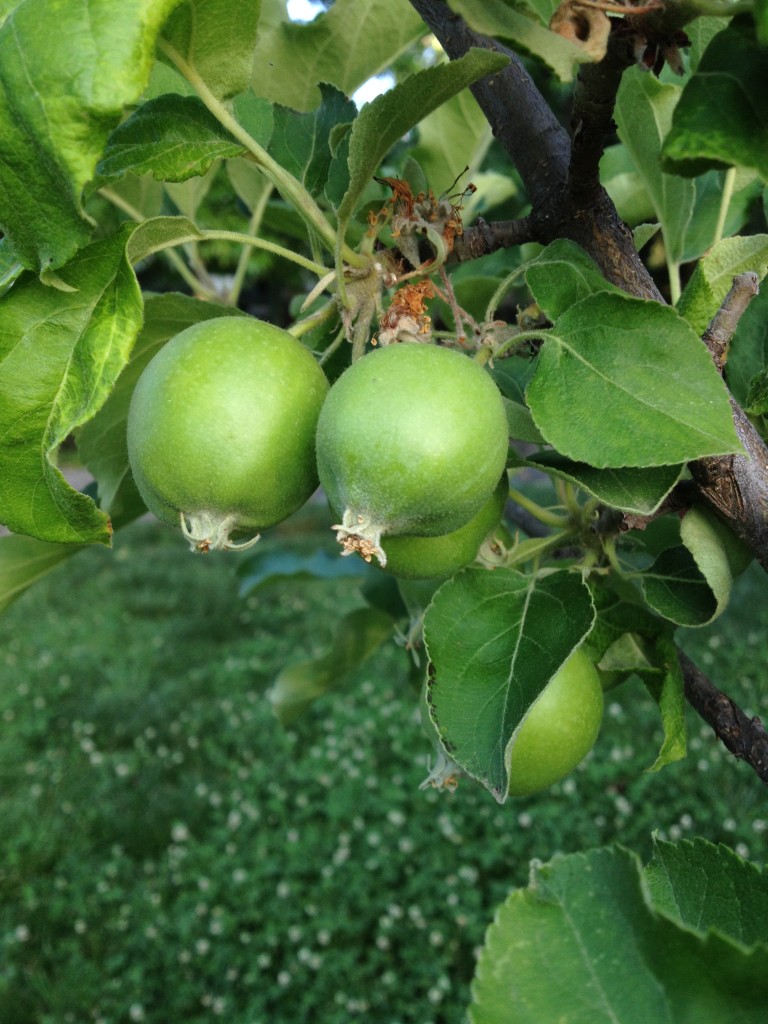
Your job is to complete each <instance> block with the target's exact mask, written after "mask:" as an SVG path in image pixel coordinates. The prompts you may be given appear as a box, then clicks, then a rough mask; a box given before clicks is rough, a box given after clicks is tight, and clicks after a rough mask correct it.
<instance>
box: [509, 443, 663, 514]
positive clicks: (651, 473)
mask: <svg viewBox="0 0 768 1024" xmlns="http://www.w3.org/2000/svg"><path fill="white" fill-rule="evenodd" d="M526 461H527V462H528V464H530V465H534V466H538V467H540V468H541V469H543V470H545V471H546V472H548V473H554V475H555V476H559V477H562V478H563V479H564V480H570V481H571V483H574V484H576V486H577V487H580V488H581V489H582V490H584V491H586V492H587V493H588V494H591V495H592V496H593V497H595V498H597V499H598V501H600V502H602V503H603V504H604V505H609V506H610V507H611V508H617V509H621V511H622V512H634V513H635V514H637V515H650V514H651V513H652V512H655V511H656V509H657V508H658V507H659V505H660V504H661V503H662V501H663V500H664V498H665V497H666V496H667V494H669V492H670V491H671V490H672V488H673V487H674V486H675V484H676V483H677V481H678V480H679V479H680V474H681V473H682V471H683V466H659V467H655V468H652V469H631V468H629V469H628V468H626V467H625V468H623V469H595V468H594V466H589V465H587V463H586V462H573V461H571V460H570V459H566V458H565V457H564V456H562V455H559V454H558V453H557V452H552V451H544V452H538V453H534V454H533V455H529V456H528V458H527V460H526Z"/></svg>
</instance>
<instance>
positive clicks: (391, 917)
mask: <svg viewBox="0 0 768 1024" xmlns="http://www.w3.org/2000/svg"><path fill="white" fill-rule="evenodd" d="M237 561H238V556H234V557H233V556H223V557H218V556H211V557H206V558H197V557H192V556H190V555H189V554H188V553H187V551H186V549H185V545H184V544H183V542H182V541H181V540H180V539H179V538H178V537H177V536H176V535H175V534H174V533H173V532H172V531H169V530H166V529H164V528H161V527H158V526H156V525H154V524H152V523H147V522H143V523H139V524H136V525H135V526H133V527H131V528H128V529H126V530H125V531H122V532H121V533H120V534H119V535H118V536H117V537H116V539H115V547H114V550H113V551H111V552H110V551H106V550H88V551H85V552H83V553H82V554H80V555H78V556H77V557H76V558H74V559H72V560H71V562H69V563H68V564H67V565H65V566H63V567H62V568H60V569H59V570H57V571H56V572H54V573H52V574H51V575H50V577H48V578H47V579H45V580H44V581H43V582H42V583H40V584H39V585H37V586H36V587H34V588H33V589H32V590H31V591H29V592H28V593H27V594H26V595H25V596H24V597H22V598H21V599H20V600H19V601H18V602H17V603H16V604H15V605H14V606H12V608H11V609H10V611H9V612H8V613H6V615H5V616H4V617H2V618H0V667H1V671H0V836H2V840H1V841H2V857H1V858H0V1024H85V1022H91V1021H93V1022H99V1024H123V1022H125V1024H130V1022H133V1021H146V1022H151V1024H193V1022H195V1024H196V1022H201V1024H202V1022H211V1021H214V1020H216V1019H222V1020H226V1021H228V1022H230V1024H275V1022H278V1024H281V1022H291V1024H300V1022H303V1021H307V1022H309V1021H312V1022H317V1024H341V1022H348V1021H351V1020H355V1019H365V1020H367V1021H373V1022H377V1024H378V1022H381V1024H411V1022H413V1024H428V1022H429V1024H458V1022H460V1021H462V1020H463V1019H464V1012H465V1011H464V1008H465V1006H466V1004H467V1002H468V984H469V981H470V979H471V976H472V973H473V967H474V951H475V949H476V947H477V946H478V945H479V944H480V943H481V942H482V938H483V933H484V930H485V928H486V926H487V925H488V923H489V922H490V920H491V918H492V915H493V912H494V908H495V906H496V905H497V904H498V903H499V902H500V901H501V900H502V899H503V898H504V897H505V896H506V894H507V892H508V891H509V889H510V887H512V886H513V885H519V884H525V882H526V879H527V873H528V864H529V861H530V860H531V858H534V857H535V858H539V859H541V860H547V859H549V858H550V857H551V856H552V855H553V854H554V853H556V852H558V851H572V850H577V849H583V848H585V847H588V846H595V845H599V844H603V843H608V842H613V841H619V842H621V843H623V844H624V845H626V846H628V847H630V848H632V849H634V850H636V851H638V853H639V854H640V855H641V856H645V855H646V854H647V852H648V850H649V844H650V837H651V833H652V831H653V830H654V829H656V830H658V831H659V833H660V834H661V835H662V836H663V837H665V838H670V839H674V838H679V837H685V836H687V835H694V834H700V835H703V836H705V837H706V838H708V839H710V840H712V841H715V842H718V841H722V842H727V843H728V844H729V845H731V846H734V847H735V848H736V849H737V850H738V851H739V852H740V853H741V854H742V855H743V856H745V857H750V858H752V859H754V860H757V861H763V860H764V859H765V852H766V835H765V832H766V828H768V804H767V803H766V796H765V789H764V787H763V786H762V785H761V784H760V783H759V782H758V780H757V779H756V777H755V776H754V775H753V773H752V772H751V771H750V769H749V768H747V766H746V765H744V764H741V763H739V762H736V761H734V760H733V759H732V758H731V757H730V756H729V755H728V754H727V753H726V752H725V751H723V750H722V749H721V748H720V747H719V746H718V745H717V743H716V742H715V740H714V739H713V738H712V736H711V733H710V730H709V729H707V728H706V727H705V726H703V724H702V723H701V722H700V721H699V720H698V719H697V718H696V716H695V715H694V714H693V712H690V713H689V726H690V737H691V739H690V748H691V749H690V754H689V756H688V758H687V759H686V760H685V761H684V762H682V763H680V764H678V765H675V766H672V767H669V768H666V769H664V770H663V771H662V772H660V773H658V774H644V769H645V768H646V767H647V766H648V765H649V764H651V763H652V762H653V760H654V757H655V753H656V750H657V748H658V744H659V742H660V738H661V735H660V730H659V727H658V719H657V715H656V713H655V711H654V708H653V705H652V704H651V702H650V701H649V699H648V698H647V697H646V696H645V694H644V691H643V688H642V686H641V685H640V684H639V683H638V682H635V681H630V682H629V683H627V684H626V685H624V686H622V687H620V688H619V689H618V690H615V691H612V692H611V693H610V694H609V695H608V705H607V713H606V721H605V726H604V730H603V733H602V736H601V738H600V741H599V743H598V745H597V747H596V749H595V750H594V752H593V753H592V755H590V757H589V758H588V759H587V760H586V761H585V762H584V764H583V765H582V766H581V767H580V768H579V769H578V770H577V772H576V773H574V775H572V776H571V777H570V778H568V779H567V780H565V781H564V782H563V783H561V784H560V785H559V786H556V787H554V789H552V790H550V791H549V792H547V793H544V794H541V795H538V796H536V797H532V798H529V799H527V800H518V801H512V802H509V803H508V804H506V805H505V806H503V807H499V806H497V805H496V804H495V802H494V801H493V800H492V799H491V797H490V796H489V795H488V794H487V793H486V792H485V791H484V790H483V789H481V788H480V787H479V786H477V785H475V784H474V783H472V782H471V781H469V780H467V779H464V780H462V782H461V783H460V785H459V787H458V789H457V790H456V792H454V793H445V792H443V793H438V792H436V791H434V790H427V791H422V790H419V784H420V782H421V781H422V780H423V779H424V777H425V776H426V774H427V761H428V757H429V755H430V747H429V744H428V743H427V742H426V740H425V739H424V738H423V735H422V733H421V729H420V725H419V720H418V713H417V710H416V706H415V702H414V697H413V691H412V688H411V685H410V684H409V682H408V672H407V664H406V661H405V657H406V656H405V654H404V652H403V651H402V650H400V649H398V648H397V647H395V646H394V645H392V646H391V647H388V648H387V649H385V650H384V651H383V652H382V653H381V654H380V655H379V656H377V657H375V658H374V659H373V660H371V661H370V662H369V663H368V664H367V666H366V667H365V669H364V670H362V671H361V672H359V673H358V674H357V676H356V679H355V680H354V684H353V685H350V686H349V687H348V688H346V689H345V690H344V691H343V692H342V693H337V694H335V695H330V696H328V697H326V698H324V699H322V700H320V701H319V702H318V703H317V704H316V706H315V707H314V708H313V709H312V710H311V711H310V712H309V713H308V714H307V715H306V716H304V718H303V719H301V720H300V721H299V722H298V723H297V725H296V726H295V727H294V728H293V729H292V730H290V731H284V730H282V729H281V728H280V727H279V726H278V725H277V723H276V721H275V718H274V716H273V713H272V710H271V708H270V705H269V703H268V701H267V700H266V699H265V697H264V691H265V689H266V687H267V686H268V685H269V683H270V681H271V679H272V678H273V677H274V675H275V673H276V672H277V671H278V670H279V668H280V667H281V666H282V665H283V664H284V663H285V662H286V661H288V660H293V659H298V658H301V657H306V656H309V655H312V654H319V653H321V652H322V651H323V649H324V647H325V646H326V645H327V643H328V642H329V640H330V637H331V635H332V629H333V625H334V622H335V620H336V618H337V617H338V616H339V615H340V614H341V613H342V612H343V611H345V610H347V609H349V608H352V607H354V606H355V605H356V604H361V603H362V601H361V599H360V597H359V595H358V594H357V592H356V591H355V589H354V587H353V586H352V587H351V586H350V585H349V583H348V582H345V581H340V582H338V583H335V584H328V583H323V584H320V583H318V584H313V583H308V582H307V581H306V580H303V581H301V582H286V583H283V584H280V585H279V586H275V587H271V588H270V589H268V590H265V591H259V592H256V593H255V594H254V595H253V596H251V597H249V598H247V599H245V600H241V599H240V598H239V597H238V583H237V579H236V577H235V574H234V567H235V565H236V564H237ZM767 596H768V587H767V586H766V580H765V577H764V575H762V574H760V573H759V572H757V571H754V572H751V573H748V574H747V575H746V576H745V577H744V578H743V579H742V580H741V581H740V583H739V586H738V589H737V591H736V593H735V595H734V599H733V601H732V603H731V606H730V608H729V610H728V612H727V613H726V615H724V616H723V617H722V618H721V619H719V620H718V622H717V623H716V624H715V626H714V627H713V628H711V629H708V630H706V631H704V632H700V633H694V632H693V631H689V632H688V633H686V634H685V635H683V637H682V642H683V643H684V646H685V647H686V649H687V650H688V651H689V653H691V654H692V655H693V656H694V657H695V658H697V659H698V661H699V662H700V664H701V665H702V667H704V668H705V669H706V670H707V671H708V672H709V673H710V674H711V675H712V677H713V678H714V679H715V680H716V681H717V682H718V683H719V685H720V686H721V687H722V688H724V689H726V690H728V692H730V693H731V694H732V695H733V696H734V697H736V698H737V699H738V700H739V701H740V702H741V703H742V705H743V706H744V707H745V708H746V709H747V710H748V711H749V712H750V713H753V714H758V713H760V712H761V710H762V711H763V712H765V708H766V684H765V668H766V654H765V651H766V636H767V635H768V632H767V630H766V626H768V601H767V600H766V597H767Z"/></svg>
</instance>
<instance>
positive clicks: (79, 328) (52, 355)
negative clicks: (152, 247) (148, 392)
mask: <svg viewBox="0 0 768 1024" xmlns="http://www.w3.org/2000/svg"><path fill="white" fill-rule="evenodd" d="M132 230H133V227H132V226H129V227H127V228H124V229H122V230H121V231H119V232H118V233H117V234H116V235H114V236H112V237H111V238H108V239H104V240H102V241H99V242H94V243H93V244H92V245H89V246H87V247H86V248H85V249H83V250H82V251H81V252H80V253H79V254H78V255H77V256H76V257H75V259H74V260H72V262H71V263H69V264H68V265H67V266H66V267H62V268H61V269H60V270H59V275H60V277H61V280H62V282H63V284H64V285H65V286H66V288H68V289H70V290H68V291H60V290H54V289H52V288H47V287H46V286H45V285H43V284H41V283H40V282H39V281H38V280H35V279H33V278H31V277H26V278H25V279H23V280H21V281H19V282H17V283H16V285H15V286H14V288H13V289H12V290H11V291H10V292H9V293H8V295H7V296H6V297H5V299H4V300H3V302H2V304H1V305H0V435H2V436H3V446H2V449H0V522H3V523H4V524H5V525H6V526H8V527H9V529H11V530H13V531H14V532H16V533H26V534H30V535H31V536H35V537H38V538H40V539H41V540H49V541H61V542H66V543H79V544H83V543H92V542H94V541H99V542H101V543H109V541H110V535H111V534H110V528H109V523H108V520H107V517H106V515H105V514H104V513H103V512H100V511H99V510H98V509H97V508H96V506H95V505H94V503H93V502H92V501H91V499H90V498H89V497H87V496H86V495H84V494H81V493H80V492H78V491H75V490H73V489H72V488H71V487H70V486H69V484H68V483H67V482H66V481H65V480H64V477H63V476H62V475H61V473H60V472H59V471H58V469H56V467H55V465H54V464H53V461H52V459H53V455H54V453H55V451H56V449H57V448H58V446H59V445H60V444H61V442H62V441H63V440H64V438H66V437H67V435H68V434H69V433H71V431H72V430H73V429H74V428H75V427H77V426H79V425H80V424H82V423H85V422H86V421H87V420H89V419H90V418H91V417H92V416H94V415H95V413H96V412H97V411H98V409H99V408H100V407H101V405H102V404H103V403H104V401H105V399H106V398H107V396H108V394H109V393H110V391H111V389H112V387H113V385H114V382H115V380H116V378H117V376H118V374H119V373H120V371H121V370H122V368H123V366H124V365H125V363H126V362H127V360H128V356H129V354H130V351H131V348H132V346H133V343H134V340H135V337H136V335H137V333H138V330H139V327H140V325H141V316H142V304H141V295H140V293H139V288H138V285H137V282H136V278H135V276H134V274H133V270H132V269H131V266H130V264H129V263H128V260H127V259H126V255H125V246H126V241H127V238H128V237H129V235H130V232H131V231H132Z"/></svg>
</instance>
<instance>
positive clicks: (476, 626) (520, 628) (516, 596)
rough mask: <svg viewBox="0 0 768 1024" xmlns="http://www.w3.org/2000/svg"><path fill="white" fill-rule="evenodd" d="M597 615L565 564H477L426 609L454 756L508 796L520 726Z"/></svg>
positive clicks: (441, 729)
mask: <svg viewBox="0 0 768 1024" xmlns="http://www.w3.org/2000/svg"><path fill="white" fill-rule="evenodd" d="M593 619H594V608H593V605H592V599H591V597H590V593H589V589H588V588H587V587H586V585H585V584H584V583H583V582H582V580H581V579H580V577H578V576H574V575H573V574H572V573H569V572H567V571H557V572H553V573H551V574H548V575H542V576H539V577H527V576H523V575H522V574H521V573H518V572H515V571H514V570H511V569H497V570H495V571H494V572H488V571H487V570H484V569H481V568H475V567H471V568H468V569H465V570H463V571H462V572H460V573H458V574H457V575H456V576H454V577H453V578H452V579H450V580H448V581H447V582H446V583H445V584H443V586H442V587H440V589H439V590H438V592H437V594H436V595H435V597H434V599H433V601H432V604H431V605H430V607H429V608H428V609H427V613H426V616H425V620H424V639H425V644H426V647H427V652H428V655H429V658H430V661H431V666H432V674H431V679H430V682H429V689H428V699H429V702H430V710H431V715H432V720H433V721H434V723H435V726H436V728H437V731H438V734H439V736H440V740H441V742H442V744H443V746H444V747H445V750H446V752H447V753H448V754H449V755H450V757H451V758H452V759H453V760H454V761H456V763H457V764H459V765H460V766H461V767H462V769H463V770H464V771H465V772H467V774H468V775H471V776H473V777H474V778H476V779H478V780H479V781H480V782H482V783H483V785H484V786H486V787H487V788H488V789H489V790H490V792H491V793H492V794H493V795H494V796H495V798H496V799H497V800H498V801H499V802H500V803H503V802H504V800H505V799H506V794H507V782H508V780H507V768H506V764H505V752H506V751H507V748H508V746H509V743H510V741H511V740H512V739H513V735H514V733H515V730H516V729H517V727H518V725H519V724H520V722H521V721H522V720H523V718H524V717H525V714H526V712H527V711H528V709H529V708H530V706H531V704H533V702H534V701H535V700H536V698H537V697H538V695H539V694H540V693H541V691H542V690H543V689H544V687H545V686H546V685H547V683H548V682H549V680H550V679H551V678H552V676H553V675H554V674H555V672H556V671H557V670H558V669H559V668H560V666H561V665H562V664H563V662H564V661H565V660H566V659H567V658H568V656H569V655H570V654H571V652H572V651H573V649H574V648H575V647H577V646H578V645H579V643H580V642H581V641H582V640H583V639H584V637H585V636H586V634H587V633H588V632H589V630H590V627H591V625H592V622H593Z"/></svg>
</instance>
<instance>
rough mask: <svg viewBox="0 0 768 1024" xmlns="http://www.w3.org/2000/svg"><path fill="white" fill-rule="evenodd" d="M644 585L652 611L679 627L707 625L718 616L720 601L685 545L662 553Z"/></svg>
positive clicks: (647, 575)
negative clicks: (718, 602)
mask: <svg viewBox="0 0 768 1024" xmlns="http://www.w3.org/2000/svg"><path fill="white" fill-rule="evenodd" d="M641 583H642V588H643V595H644V596H645V599H646V601H647V602H648V604H649V605H650V606H651V608H653V609H654V610H655V611H657V612H658V613H659V615H663V616H664V618H665V619H669V620H670V622H675V623H677V625H678V626H705V625H706V624H707V623H709V622H711V621H712V620H713V619H714V618H715V616H716V615H717V612H718V608H717V599H716V598H715V595H714V594H713V593H712V590H711V588H710V587H709V585H708V583H707V580H706V577H705V576H704V574H703V573H702V572H701V570H700V569H699V567H698V566H697V565H696V560H695V559H694V557H693V555H692V554H691V552H690V551H689V550H688V548H686V547H684V546H683V545H679V546H678V547H674V548H667V550H666V551H662V552H661V554H660V555H659V556H658V558H657V559H656V560H655V562H654V563H653V565H651V566H650V568H648V569H646V571H645V572H644V573H643V575H642V579H641Z"/></svg>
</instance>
